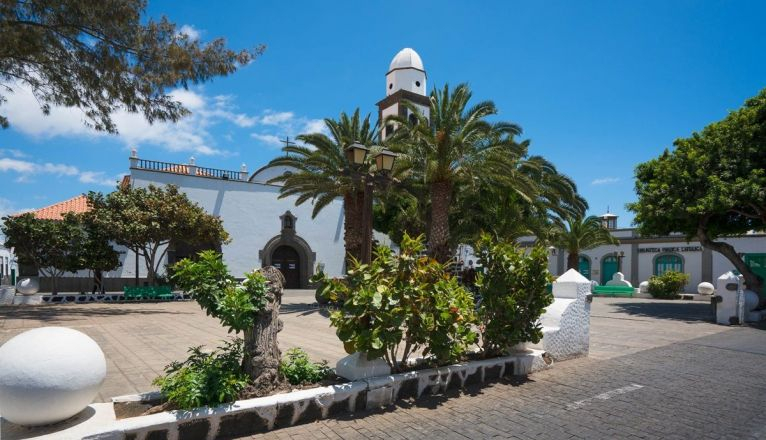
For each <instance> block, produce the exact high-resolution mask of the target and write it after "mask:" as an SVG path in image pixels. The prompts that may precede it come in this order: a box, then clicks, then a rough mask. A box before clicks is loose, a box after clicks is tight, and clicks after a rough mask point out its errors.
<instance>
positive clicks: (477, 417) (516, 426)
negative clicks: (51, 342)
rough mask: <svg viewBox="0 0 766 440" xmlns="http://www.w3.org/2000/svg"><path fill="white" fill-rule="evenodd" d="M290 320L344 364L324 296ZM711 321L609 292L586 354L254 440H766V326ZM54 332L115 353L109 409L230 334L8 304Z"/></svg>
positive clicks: (148, 318)
mask: <svg viewBox="0 0 766 440" xmlns="http://www.w3.org/2000/svg"><path fill="white" fill-rule="evenodd" d="M282 319H283V320H284V324H285V325H284V329H283V331H282V332H281V333H280V336H279V337H280V346H281V348H282V350H283V351H284V350H286V349H287V348H290V347H296V346H300V347H303V348H304V349H306V350H307V351H308V352H309V354H310V355H311V356H312V357H313V358H314V359H327V360H328V361H330V363H331V364H334V362H335V361H336V360H337V359H339V358H340V357H342V356H344V352H343V350H342V347H341V345H340V344H339V343H338V340H337V338H336V337H335V334H334V331H333V329H332V328H330V327H329V320H328V319H327V312H326V311H325V310H322V309H318V308H316V307H315V306H314V304H313V292H309V291H299V290H293V291H290V290H288V291H286V292H285V295H284V303H283V306H282ZM711 319H712V310H711V307H710V305H709V304H707V303H702V302H689V301H655V300H642V299H618V298H595V299H594V302H593V308H592V313H591V354H590V356H589V357H588V358H586V359H578V360H573V361H568V362H562V363H558V364H556V365H555V368H553V369H551V370H549V371H545V372H540V373H536V374H534V375H532V376H530V378H529V379H528V380H526V381H512V382H504V383H499V384H495V385H493V386H490V387H488V388H484V389H482V390H475V391H471V390H469V392H468V393H466V395H464V396H462V397H461V398H459V399H449V400H447V399H445V398H444V397H439V396H436V397H430V398H427V399H425V400H423V401H419V402H417V403H416V404H415V405H414V406H412V407H409V405H407V404H403V405H399V406H398V407H394V408H388V409H386V410H383V411H379V412H374V413H369V414H365V415H364V416H363V417H359V416H358V417H356V418H352V417H347V418H342V419H340V420H324V421H321V422H317V423H312V424H308V425H301V426H296V427H292V428H287V429H282V430H279V431H274V432H271V433H269V434H266V435H263V436H256V437H253V438H339V437H341V438H433V437H440V438H444V439H448V438H461V439H464V438H490V437H496V438H514V437H515V438H615V437H620V438H732V439H734V438H736V439H740V438H766V428H765V427H766V421H764V419H763V418H762V416H761V410H762V408H763V405H764V402H766V376H765V375H764V374H763V372H764V371H766V331H764V330H759V329H755V328H735V327H724V326H718V325H715V324H713V323H712V322H711ZM44 325H62V326H67V327H72V328H75V329H78V330H81V331H83V332H85V333H87V334H88V335H90V336H92V337H93V338H94V339H95V340H96V341H97V342H98V343H99V345H100V346H101V347H102V348H103V350H104V353H105V354H106V356H107V362H108V366H107V368H108V376H107V379H106V382H105V383H104V385H103V387H102V389H101V391H100V393H99V396H98V398H97V400H100V401H108V400H109V399H110V397H112V396H116V395H121V394H129V393H134V392H140V391H148V390H151V389H153V387H152V385H151V381H152V379H153V378H154V377H156V376H157V375H158V374H160V373H161V372H162V368H163V367H164V366H165V365H166V364H167V363H169V362H170V361H172V360H177V359H182V358H184V357H185V356H186V349H187V348H188V347H189V346H192V345H213V344H215V343H217V342H218V341H219V340H221V339H222V338H225V337H227V334H226V331H225V330H224V329H223V328H221V326H220V325H219V324H218V321H217V320H216V319H214V318H210V317H207V316H205V314H204V312H202V311H201V310H200V309H199V307H198V306H197V304H196V303H195V302H175V303H143V304H87V305H74V304H73V305H61V306H38V307H5V308H2V309H1V310H0V329H1V330H0V331H2V333H1V334H0V342H4V341H5V340H7V339H9V338H10V337H12V336H14V335H16V334H18V333H20V332H22V331H24V330H26V329H30V328H34V327H39V326H44ZM404 407H408V408H407V409H404Z"/></svg>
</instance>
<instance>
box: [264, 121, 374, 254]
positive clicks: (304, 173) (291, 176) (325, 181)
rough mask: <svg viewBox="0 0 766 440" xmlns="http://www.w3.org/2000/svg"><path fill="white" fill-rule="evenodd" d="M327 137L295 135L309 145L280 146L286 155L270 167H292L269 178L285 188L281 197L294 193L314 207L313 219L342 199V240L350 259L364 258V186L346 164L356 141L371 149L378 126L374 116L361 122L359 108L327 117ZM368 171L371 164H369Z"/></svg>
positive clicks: (281, 190)
mask: <svg viewBox="0 0 766 440" xmlns="http://www.w3.org/2000/svg"><path fill="white" fill-rule="evenodd" d="M324 123H325V126H326V127H327V130H328V131H329V133H330V134H329V136H328V135H325V134H323V133H310V134H302V135H300V136H298V137H297V140H298V141H299V142H302V143H303V144H305V145H288V146H285V147H283V148H282V151H283V152H284V153H285V155H284V156H281V157H277V158H275V159H273V160H272V161H271V162H269V164H268V165H267V166H268V167H279V166H284V167H289V170H288V171H287V172H285V173H284V174H282V175H280V176H277V177H275V178H273V179H270V180H269V183H278V184H282V188H281V189H280V195H279V197H280V198H284V197H288V196H293V195H296V196H298V198H297V199H296V201H295V204H296V205H300V204H302V203H304V202H306V201H308V200H311V202H312V203H313V204H314V209H313V212H312V218H314V217H316V216H317V214H319V212H320V211H321V210H322V209H323V208H325V207H326V206H327V205H329V204H330V203H331V202H332V201H333V200H335V199H337V198H339V197H340V198H342V199H343V212H344V231H343V233H344V242H345V249H346V256H347V257H348V256H351V257H353V258H356V259H360V258H361V253H362V252H361V251H362V241H363V240H364V227H363V225H362V209H363V204H364V185H363V184H362V182H361V181H360V180H359V179H358V178H356V177H354V175H355V173H353V172H352V171H351V170H352V169H354V165H353V164H350V163H349V162H348V159H347V158H346V154H345V149H346V148H347V147H348V146H349V145H351V144H352V143H353V142H359V143H361V144H363V145H365V146H367V147H370V146H372V145H373V144H374V143H375V140H376V138H377V133H378V130H377V125H373V124H371V123H370V115H367V116H366V117H365V118H364V119H362V118H361V117H360V115H359V109H358V108H357V109H356V110H355V111H354V114H353V115H352V116H351V117H349V116H348V115H347V114H346V113H341V114H340V117H339V118H338V120H333V119H329V118H328V119H325V120H324ZM368 162H369V163H368V165H367V166H368V167H369V166H370V165H371V164H372V161H371V160H368Z"/></svg>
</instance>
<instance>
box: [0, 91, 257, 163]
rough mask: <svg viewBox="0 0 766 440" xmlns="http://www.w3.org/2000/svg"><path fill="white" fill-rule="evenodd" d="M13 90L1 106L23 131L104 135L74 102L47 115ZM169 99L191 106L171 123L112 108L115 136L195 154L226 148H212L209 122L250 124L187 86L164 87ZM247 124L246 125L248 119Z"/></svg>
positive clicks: (44, 136) (221, 103)
mask: <svg viewBox="0 0 766 440" xmlns="http://www.w3.org/2000/svg"><path fill="white" fill-rule="evenodd" d="M14 88H15V93H13V94H10V95H9V96H8V101H7V102H6V103H5V104H3V109H4V111H5V112H6V114H7V115H8V117H9V120H10V122H11V126H12V127H13V128H14V129H16V130H19V131H21V132H22V133H25V134H27V135H29V136H32V137H35V138H41V139H50V138H54V137H59V136H61V137H89V138H97V137H105V136H110V135H109V134H107V133H103V132H97V131H95V130H93V129H91V128H89V127H87V126H85V125H84V124H83V122H84V121H85V117H84V114H83V112H82V111H81V110H80V109H78V108H70V107H53V108H51V112H50V115H47V116H46V115H43V114H42V112H41V111H40V108H39V103H38V102H37V99H36V98H35V97H34V95H33V94H32V92H31V91H30V90H29V89H28V88H25V87H20V86H14ZM170 96H172V97H173V98H174V99H175V100H177V101H178V102H180V103H182V104H183V105H184V106H185V107H186V108H188V109H189V110H190V111H191V115H189V116H187V117H185V118H182V119H181V120H179V121H178V122H176V123H172V122H155V123H154V124H150V123H149V122H147V121H146V119H145V118H144V117H143V115H142V114H139V113H129V112H127V111H124V110H118V111H117V112H115V113H114V114H113V116H112V119H113V120H114V123H115V125H116V126H117V130H118V131H119V134H118V135H117V138H118V139H119V140H121V141H122V142H123V143H124V144H125V146H126V147H133V146H136V147H139V146H150V145H151V146H159V147H161V148H163V149H165V150H168V151H172V152H183V151H188V152H193V153H197V154H201V155H213V154H226V152H224V151H222V150H220V149H218V148H216V146H215V141H214V139H213V136H212V135H211V134H210V131H209V129H210V127H211V126H213V125H215V124H217V123H219V122H220V121H221V120H229V121H231V122H234V123H236V124H237V125H240V126H250V125H252V124H254V122H253V123H249V121H247V115H244V114H235V113H232V112H231V111H230V110H229V109H228V108H227V107H226V106H227V105H228V101H218V100H215V101H214V103H213V104H212V105H211V104H210V103H209V102H208V101H209V100H208V98H207V97H205V96H204V95H203V94H201V93H197V92H194V91H191V90H184V89H177V90H174V91H172V92H170ZM248 124H249V125H248Z"/></svg>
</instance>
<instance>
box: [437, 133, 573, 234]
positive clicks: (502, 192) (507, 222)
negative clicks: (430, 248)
mask: <svg viewBox="0 0 766 440" xmlns="http://www.w3.org/2000/svg"><path fill="white" fill-rule="evenodd" d="M525 145H526V142H525ZM508 175H509V176H511V177H513V179H509V177H508V176H504V179H502V180H498V179H495V180H492V181H487V180H486V179H479V180H480V181H479V183H478V184H475V185H464V186H463V187H462V189H461V192H460V194H458V197H457V199H456V203H455V204H454V207H453V214H454V215H453V216H452V220H451V222H450V225H451V226H450V228H451V229H452V231H454V234H453V235H454V236H453V237H452V241H453V243H457V242H462V243H472V242H474V241H476V240H477V239H478V237H479V235H480V233H481V232H486V233H489V234H491V235H492V236H493V237H494V238H495V239H496V240H501V241H514V240H516V239H518V238H520V237H522V236H528V235H534V236H536V237H537V238H538V239H539V240H541V241H544V242H548V241H549V240H550V231H551V226H552V224H553V223H554V221H555V219H556V218H560V217H565V216H568V215H572V214H575V213H577V212H584V211H585V210H586V209H587V208H588V205H587V202H586V201H585V200H584V199H583V198H582V197H581V196H580V195H579V194H578V193H577V185H576V184H575V183H574V181H573V180H572V179H571V178H569V177H568V176H566V175H564V174H561V173H559V172H558V170H557V169H556V167H555V166H554V165H553V164H552V163H550V162H548V161H547V160H545V159H544V158H542V157H540V156H532V157H529V158H517V159H516V165H515V167H514V168H513V169H509V170H508ZM520 184H521V185H520ZM519 186H520V187H521V189H522V190H521V191H519Z"/></svg>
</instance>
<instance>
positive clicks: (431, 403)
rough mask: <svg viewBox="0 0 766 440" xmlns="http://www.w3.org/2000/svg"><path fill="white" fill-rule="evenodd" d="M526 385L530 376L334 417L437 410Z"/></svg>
mask: <svg viewBox="0 0 766 440" xmlns="http://www.w3.org/2000/svg"><path fill="white" fill-rule="evenodd" d="M526 383H534V380H532V379H529V377H528V376H512V377H507V378H502V379H500V380H495V381H489V382H485V383H483V384H476V385H470V386H467V387H464V388H461V389H449V390H447V391H446V392H444V393H439V394H424V395H422V396H421V397H420V398H419V399H399V400H397V401H396V402H394V403H393V404H391V405H387V406H384V407H381V408H376V409H372V410H363V411H358V412H355V413H346V414H343V415H339V416H337V417H333V418H334V419H336V420H345V421H348V420H354V419H361V418H365V417H368V416H371V415H375V414H385V413H390V412H393V411H396V410H397V409H410V408H424V409H431V410H435V409H438V408H439V407H440V406H442V405H444V404H445V403H446V402H447V401H448V400H451V399H457V398H460V397H461V396H470V397H475V396H480V395H482V394H484V392H485V391H486V390H488V389H491V388H492V387H495V386H512V387H517V386H522V385H524V384H526Z"/></svg>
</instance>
